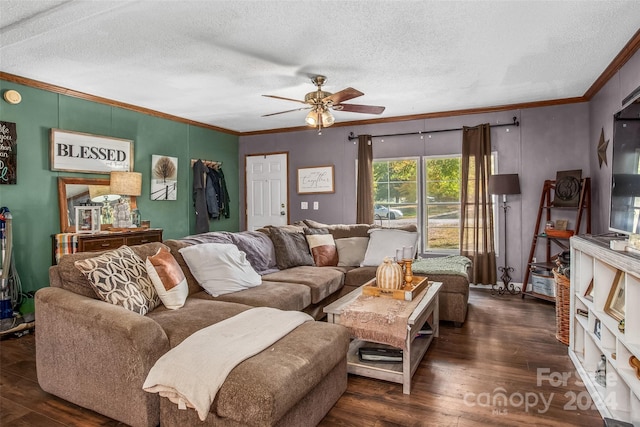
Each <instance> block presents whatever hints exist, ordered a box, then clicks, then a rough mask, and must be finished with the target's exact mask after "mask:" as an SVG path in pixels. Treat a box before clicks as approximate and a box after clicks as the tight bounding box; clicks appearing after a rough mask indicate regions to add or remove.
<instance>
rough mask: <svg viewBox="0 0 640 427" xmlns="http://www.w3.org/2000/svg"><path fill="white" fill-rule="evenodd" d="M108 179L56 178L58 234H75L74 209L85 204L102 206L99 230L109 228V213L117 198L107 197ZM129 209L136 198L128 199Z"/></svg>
mask: <svg viewBox="0 0 640 427" xmlns="http://www.w3.org/2000/svg"><path fill="white" fill-rule="evenodd" d="M108 188H109V178H76V177H59V178H58V206H59V209H60V232H62V233H75V232H76V226H75V209H74V208H75V207H76V206H82V205H87V204H96V203H98V204H99V203H102V204H103V209H102V211H103V215H102V224H101V227H100V228H101V230H107V229H109V228H110V227H111V223H112V222H113V220H112V219H111V218H110V216H109V215H110V212H112V211H113V209H112V208H113V204H114V203H117V201H118V198H114V197H109V191H107V190H108ZM129 205H130V206H131V209H135V208H136V198H135V197H130V202H129Z"/></svg>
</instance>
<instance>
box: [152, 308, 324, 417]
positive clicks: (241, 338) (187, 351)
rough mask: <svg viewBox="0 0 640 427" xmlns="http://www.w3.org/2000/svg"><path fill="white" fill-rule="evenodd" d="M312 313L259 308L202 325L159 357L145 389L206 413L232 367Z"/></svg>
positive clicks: (277, 338) (182, 405)
mask: <svg viewBox="0 0 640 427" xmlns="http://www.w3.org/2000/svg"><path fill="white" fill-rule="evenodd" d="M312 320H313V318H312V317H311V316H309V315H308V314H306V313H302V312H299V311H282V310H278V309H275V308H269V307H257V308H252V309H249V310H247V311H243V312H242V313H240V314H238V315H236V316H233V317H231V318H229V319H226V320H223V321H222V322H219V323H216V324H215V325H211V326H209V327H207V328H204V329H201V330H200V331H198V332H195V333H194V334H193V335H191V336H189V337H188V338H187V339H185V340H184V341H183V342H181V343H180V344H179V345H177V346H176V347H175V348H173V349H171V350H169V351H168V352H167V353H165V354H164V355H163V356H162V357H160V359H158V360H157V361H156V363H155V365H153V367H152V368H151V370H150V371H149V374H148V375H147V379H146V380H145V382H144V385H143V386H142V388H143V389H144V390H145V391H148V392H150V393H160V396H163V397H167V398H169V400H171V401H172V402H173V403H176V404H177V405H178V407H179V408H180V409H186V408H187V407H190V408H195V410H196V411H197V412H198V416H199V417H200V420H201V421H204V420H205V419H206V418H207V414H208V413H209V409H210V407H211V403H212V402H213V399H214V398H215V397H216V394H217V393H218V390H219V389H220V387H221V386H222V383H224V380H225V379H226V378H227V375H228V374H229V372H231V370H232V369H233V368H234V367H236V365H238V364H239V363H240V362H242V361H243V360H245V359H248V358H249V357H251V356H254V355H256V354H257V353H260V352H261V351H262V350H265V349H266V348H268V347H270V346H271V345H272V344H274V343H275V342H276V341H278V340H279V339H280V338H282V337H284V336H285V335H287V334H288V333H289V332H291V331H292V330H294V329H295V328H296V327H298V326H299V325H301V324H302V323H304V322H308V321H312Z"/></svg>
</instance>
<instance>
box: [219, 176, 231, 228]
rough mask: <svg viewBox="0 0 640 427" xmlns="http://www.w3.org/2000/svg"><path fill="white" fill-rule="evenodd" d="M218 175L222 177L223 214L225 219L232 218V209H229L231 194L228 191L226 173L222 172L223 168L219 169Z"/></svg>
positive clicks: (221, 197)
mask: <svg viewBox="0 0 640 427" xmlns="http://www.w3.org/2000/svg"><path fill="white" fill-rule="evenodd" d="M218 174H219V175H220V193H218V194H220V199H221V205H222V211H221V212H222V213H223V214H224V217H225V218H229V217H230V216H231V209H230V208H229V201H230V199H229V192H228V191H227V181H226V180H225V179H224V173H223V172H222V168H219V169H218Z"/></svg>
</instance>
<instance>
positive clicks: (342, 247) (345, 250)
mask: <svg viewBox="0 0 640 427" xmlns="http://www.w3.org/2000/svg"><path fill="white" fill-rule="evenodd" d="M335 242H336V249H337V250H338V266H339V267H358V266H360V263H361V262H362V260H363V259H364V254H365V252H367V245H368V244H369V238H368V237H344V238H342V239H336V240H335Z"/></svg>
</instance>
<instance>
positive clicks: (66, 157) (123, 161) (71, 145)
mask: <svg viewBox="0 0 640 427" xmlns="http://www.w3.org/2000/svg"><path fill="white" fill-rule="evenodd" d="M51 170H54V171H55V170H57V171H69V172H93V173H109V172H111V171H124V172H128V171H131V170H133V141H131V140H128V139H119V138H111V137H106V136H98V135H91V134H87V133H80V132H70V131H65V130H60V129H51Z"/></svg>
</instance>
